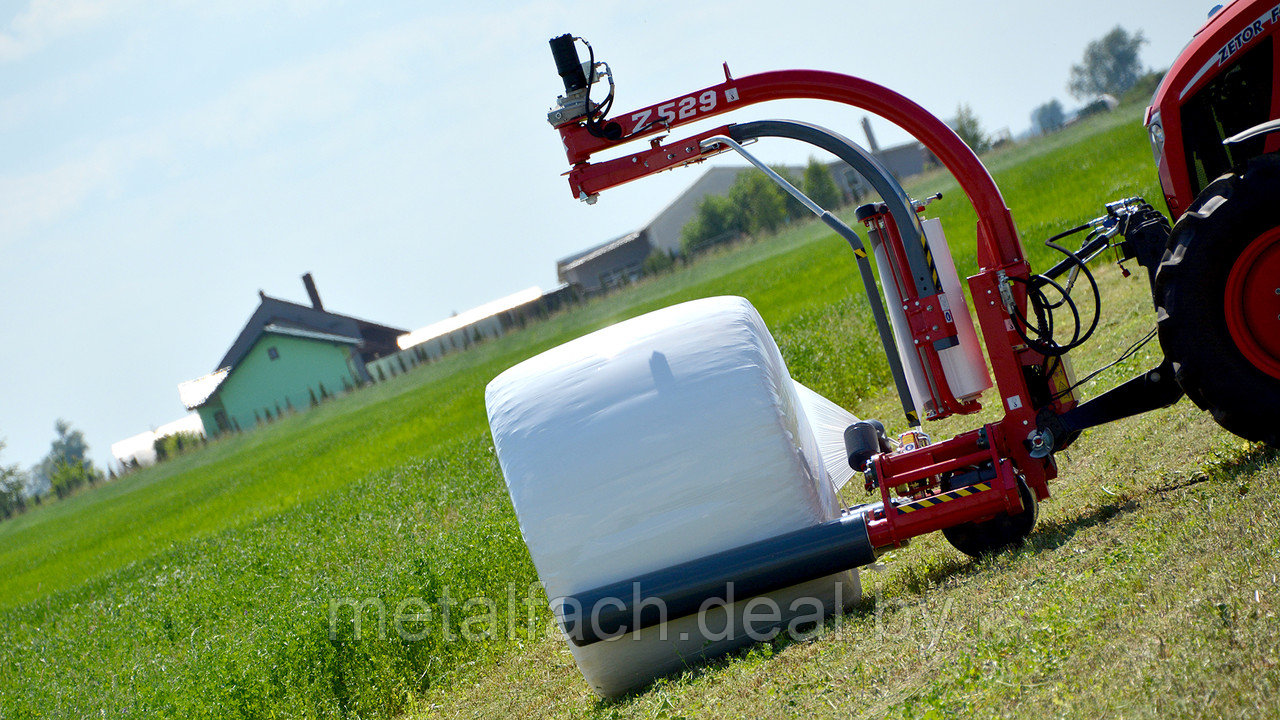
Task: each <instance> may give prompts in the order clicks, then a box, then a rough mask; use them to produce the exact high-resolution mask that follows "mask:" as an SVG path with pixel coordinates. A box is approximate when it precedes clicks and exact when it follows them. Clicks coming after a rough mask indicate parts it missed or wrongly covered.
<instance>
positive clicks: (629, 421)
mask: <svg viewBox="0 0 1280 720" xmlns="http://www.w3.org/2000/svg"><path fill="white" fill-rule="evenodd" d="M806 394H808V395H806ZM802 395H805V397H806V398H807V402H806V401H802V399H801V396H802ZM815 398H816V399H815ZM485 400H486V405H487V408H488V412H489V425H490V428H491V430H492V431H493V438H494V447H495V449H496V451H497V455H498V460H499V463H500V464H501V466H502V472H503V475H504V476H505V478H506V482H507V488H508V491H509V492H510V494H511V501H512V503H513V505H514V506H515V510H516V515H517V517H518V519H519V521H520V529H521V532H522V533H523V535H524V539H525V543H526V544H527V545H528V547H529V554H530V555H531V557H532V558H533V562H534V565H535V567H536V568H537V570H538V576H539V578H540V579H541V581H542V583H543V585H544V587H545V588H546V591H547V596H548V598H550V599H551V600H552V604H553V606H555V605H556V604H557V603H556V599H558V598H562V597H565V596H568V595H573V594H576V593H580V592H583V591H586V590H590V589H592V588H596V587H599V586H602V585H605V584H607V583H612V582H618V581H623V580H626V579H627V578H630V577H634V576H636V575H640V574H642V573H646V572H650V571H654V570H659V569H662V568H666V567H670V566H672V565H676V564H678V563H682V562H685V561H689V560H693V559H696V558H700V557H703V556H706V555H709V554H713V553H716V552H720V551H723V550H728V549H731V548H734V547H739V546H742V545H746V544H748V543H751V542H754V541H757V540H763V539H766V538H770V537H773V536H776V535H779V534H782V533H785V532H789V531H792V530H798V529H801V528H805V527H808V526H811V525H815V524H818V523H821V522H824V521H826V520H830V519H832V518H835V517H837V516H838V514H839V512H840V509H839V504H838V503H837V501H836V497H835V489H834V486H833V483H832V480H831V478H830V477H829V475H828V472H827V470H826V468H825V467H824V462H823V459H822V454H821V452H820V449H819V443H818V440H817V439H816V438H815V434H814V430H813V428H812V426H811V423H810V419H809V417H808V413H807V412H806V408H807V407H812V408H819V407H822V408H824V409H822V410H817V409H815V410H813V411H812V412H814V413H815V414H816V413H820V412H821V413H827V414H831V413H833V412H834V411H832V410H831V408H830V407H827V405H832V404H830V403H829V401H826V400H825V399H823V398H821V396H817V394H816V393H812V391H809V390H807V389H803V388H799V387H797V385H796V384H795V383H794V382H793V381H792V380H791V377H790V376H789V374H788V373H787V369H786V366H785V364H784V363H783V360H782V356H781V355H780V353H779V352H778V347H777V345H776V344H775V343H774V340H773V337H772V336H771V335H770V334H769V331H768V330H767V329H766V328H765V325H764V321H763V320H762V319H761V318H760V315H759V313H757V312H756V310H755V308H753V307H752V306H751V304H750V303H748V302H747V301H746V300H745V299H743V298H738V297H718V298H708V299H704V300H695V301H692V302H687V303H683V304H680V305H676V306H673V307H669V308H665V309H663V310H658V311H656V312H653V313H649V314H647V315H643V316H640V317H637V318H633V319H631V320H627V321H625V322H622V323H619V324H617V325H613V326H611V327H608V328H605V329H603V330H600V331H597V332H595V333H592V334H590V335H586V336H584V337H581V338H578V339H577V340H573V341H571V342H569V343H566V344H564V345H561V346H560V347H557V348H553V349H551V350H548V351H547V352H545V353H542V354H541V355H538V356H536V357H533V358H530V359H529V360H526V361H525V362H523V363H520V364H519V365H517V366H515V367H513V368H511V369H509V370H507V371H506V372H504V373H502V374H501V375H499V376H498V377H497V378H495V379H494V380H493V382H491V383H490V384H489V387H488V389H487V392H486V398H485ZM819 401H821V402H819ZM837 409H838V408H837ZM824 417H825V416H824ZM820 422H821V423H822V424H823V426H824V427H825V426H826V425H828V424H830V422H831V420H830V418H827V419H825V420H822V421H820ZM840 432H843V427H841V428H840ZM839 451H840V453H841V454H843V452H844V449H843V440H841V447H840V449H839ZM860 592H861V591H860V588H859V585H858V580H857V575H856V573H855V572H853V571H850V572H843V573H837V574H836V575H832V576H829V577H826V578H822V579H819V580H814V581H811V582H808V583H804V584H802V585H797V586H793V587H791V588H787V589H784V590H781V591H778V592H776V593H772V594H770V595H768V596H764V597H765V598H768V599H772V600H773V601H774V602H776V603H777V606H778V607H779V608H780V611H781V614H780V615H779V616H778V620H777V624H785V623H787V622H789V621H790V620H791V619H792V618H795V617H801V616H807V617H808V618H809V619H815V616H814V614H815V613H818V614H824V613H831V612H834V611H836V610H837V609H842V608H845V607H848V605H849V604H851V603H853V602H855V601H856V600H857V599H858V597H859V596H860ZM751 602H754V601H751ZM751 602H749V601H747V600H746V599H742V600H739V601H737V602H735V603H733V604H731V605H729V606H728V607H723V608H718V609H716V610H715V611H714V612H708V613H706V614H705V615H703V616H701V617H699V616H690V617H686V618H680V619H673V620H671V621H669V622H667V623H665V624H664V625H660V626H656V627H652V628H647V629H645V630H642V631H640V632H636V633H631V634H628V635H624V636H622V637H621V638H617V639H614V640H610V641H606V642H600V643H596V644H593V645H589V646H585V647H578V646H575V645H572V644H570V645H569V648H570V650H571V651H572V652H573V655H574V659H575V660H576V661H577V663H578V667H579V669H580V670H581V671H582V674H583V676H584V677H585V678H586V679H587V681H588V683H590V684H591V686H592V687H593V688H594V689H595V690H596V692H598V693H600V694H601V695H604V696H614V695H618V694H621V693H625V692H627V691H629V690H632V689H635V688H638V687H641V686H643V685H645V684H647V683H648V682H650V681H651V680H652V679H653V678H655V677H657V676H659V675H662V674H666V673H669V672H672V671H675V670H679V669H681V668H683V667H685V666H687V665H688V664H690V663H691V662H694V661H696V660H697V659H699V658H700V657H704V656H707V655H711V654H718V653H721V652H725V651H728V650H731V649H733V648H734V647H738V646H740V645H742V644H745V643H747V642H751V641H752V640H753V639H757V638H758V633H759V632H760V631H761V630H762V629H763V628H762V626H761V625H760V623H759V622H755V623H753V624H752V626H751V627H750V628H747V627H745V626H744V625H743V612H744V610H745V609H746V606H747V605H750V604H751ZM756 611H757V613H758V611H759V605H758V603H757V607H756ZM716 613H719V617H718V618H717V617H715V615H716ZM757 617H758V615H757ZM748 630H754V631H755V632H756V633H757V637H756V638H753V637H752V635H751V634H750V633H748V632H747V631H748ZM708 631H710V632H708Z"/></svg>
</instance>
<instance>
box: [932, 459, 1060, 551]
mask: <svg viewBox="0 0 1280 720" xmlns="http://www.w3.org/2000/svg"><path fill="white" fill-rule="evenodd" d="M1018 494H1019V495H1020V496H1021V497H1022V507H1023V510H1022V512H1020V513H1018V514H1017V515H1010V514H1008V513H1001V514H999V515H997V516H995V517H993V518H991V519H990V520H983V521H982V522H971V523H962V524H960V525H954V526H952V527H949V528H945V529H944V530H943V531H942V536H943V537H945V538H946V539H947V542H949V543H951V547H953V548H955V549H957V550H959V551H960V552H962V553H964V554H965V555H968V556H969V557H971V558H980V557H982V556H983V555H990V554H993V553H998V552H1000V551H1001V550H1004V549H1006V548H1018V547H1022V544H1023V543H1024V542H1025V541H1026V539H1027V536H1028V535H1030V534H1031V530H1032V529H1033V528H1035V526H1036V517H1037V516H1038V515H1039V507H1038V506H1037V504H1036V499H1035V496H1033V495H1032V494H1031V488H1029V487H1027V483H1026V482H1025V481H1024V480H1023V479H1022V478H1018Z"/></svg>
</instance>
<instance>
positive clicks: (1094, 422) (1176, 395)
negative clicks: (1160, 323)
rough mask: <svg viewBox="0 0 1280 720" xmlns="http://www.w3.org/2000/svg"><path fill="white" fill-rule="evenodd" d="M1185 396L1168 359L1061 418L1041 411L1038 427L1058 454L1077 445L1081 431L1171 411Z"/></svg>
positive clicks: (1063, 414) (1065, 413)
mask: <svg viewBox="0 0 1280 720" xmlns="http://www.w3.org/2000/svg"><path fill="white" fill-rule="evenodd" d="M1182 394H1183V393H1182V387H1181V386H1180V385H1178V381H1177V378H1175V377H1174V372H1173V363H1172V362H1170V361H1169V359H1168V358H1165V359H1164V361H1162V362H1161V363H1160V365H1159V366H1158V367H1156V368H1154V369H1152V370H1148V371H1147V372H1145V373H1142V374H1141V375H1138V376H1137V377H1135V378H1133V379H1131V380H1129V381H1128V382H1126V383H1124V384H1123V385H1118V386H1116V387H1114V388H1111V389H1110V390H1108V391H1106V392H1105V393H1103V394H1101V395H1099V396H1098V397H1096V398H1094V399H1092V400H1090V401H1088V402H1086V403H1083V404H1080V405H1077V406H1075V407H1074V408H1071V409H1070V410H1068V411H1066V412H1064V413H1062V414H1061V415H1056V414H1054V413H1053V411H1052V410H1050V409H1049V408H1045V409H1044V410H1041V411H1040V415H1039V417H1037V418H1036V424H1037V425H1038V426H1039V429H1040V431H1041V432H1042V433H1044V434H1045V435H1046V436H1047V437H1049V438H1052V442H1053V450H1054V452H1057V451H1058V450H1063V449H1065V448H1066V447H1067V446H1068V445H1070V444H1071V443H1072V442H1074V441H1075V439H1076V438H1077V437H1078V436H1079V435H1080V432H1081V431H1082V430H1086V429H1088V428H1091V427H1097V426H1098V425H1105V424H1107V423H1109V422H1114V421H1116V420H1121V419H1124V418H1127V417H1132V416H1134V415H1140V414H1142V413H1145V412H1150V411H1152V410H1157V409H1159V408H1162V407H1168V406H1170V405H1172V404H1174V403H1176V402H1178V400H1180V399H1181V398H1182Z"/></svg>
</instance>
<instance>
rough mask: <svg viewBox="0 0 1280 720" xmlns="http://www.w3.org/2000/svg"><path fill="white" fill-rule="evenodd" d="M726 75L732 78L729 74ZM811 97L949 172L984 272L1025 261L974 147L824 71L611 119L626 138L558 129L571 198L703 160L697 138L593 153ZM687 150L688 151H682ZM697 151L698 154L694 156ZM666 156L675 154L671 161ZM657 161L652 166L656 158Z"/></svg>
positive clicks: (889, 96)
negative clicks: (597, 161) (902, 140)
mask: <svg viewBox="0 0 1280 720" xmlns="http://www.w3.org/2000/svg"><path fill="white" fill-rule="evenodd" d="M726 74H727V73H726ZM785 99H813V100H829V101H832V102H838V103H843V104H845V105H852V106H854V107H859V108H862V109H864V110H868V111H870V112H873V113H875V114H877V115H880V116H881V117H884V118H885V119H886V120H889V121H891V122H893V123H895V124H897V125H898V126H899V127H901V128H903V129H904V130H906V131H907V132H909V133H911V134H912V135H913V136H915V137H916V138H917V139H918V140H919V141H920V142H921V143H923V144H924V146H925V147H926V148H928V149H929V151H930V152H932V153H933V154H934V155H935V156H937V158H938V160H940V161H941V162H942V164H943V165H945V166H946V167H947V169H948V170H950V171H951V174H952V175H954V176H955V178H956V180H957V181H958V182H959V183H960V187H961V189H962V190H964V192H965V194H966V195H967V196H968V197H969V202H970V203H972V204H973V208H974V210H975V211H976V212H977V215H978V226H979V227H978V263H979V265H980V266H981V267H982V268H983V269H984V270H986V269H997V268H1004V267H1008V266H1012V265H1018V264H1021V263H1022V262H1023V261H1024V258H1025V257H1026V254H1025V253H1024V252H1023V249H1022V243H1021V242H1020V241H1019V240H1018V232H1017V228H1016V226H1015V225H1014V222H1013V216H1012V215H1011V214H1010V213H1009V208H1008V207H1006V206H1005V203H1004V198H1003V197H1002V196H1001V195H1000V189H999V188H997V187H996V184H995V181H994V180H992V179H991V175H990V173H988V172H987V169H986V168H985V167H983V165H982V163H981V161H979V160H978V157H977V156H976V155H974V153H973V150H971V149H969V146H967V145H965V144H964V141H962V140H961V139H960V138H959V137H958V136H957V135H956V134H955V132H954V131H952V130H951V128H949V127H947V126H946V125H945V124H944V123H943V122H942V121H941V120H939V119H938V118H936V117H934V116H933V114H932V113H930V112H929V111H927V110H925V109H924V108H923V107H921V106H920V105H918V104H917V103H915V102H914V101H912V100H910V99H908V98H907V97H905V96H903V95H901V94H899V93H896V92H894V91H893V90H890V89H888V88H886V87H884V86H882V85H877V84H876V83H873V82H870V81H867V80H863V79H861V78H856V77H852V76H849V75H842V74H840V73H833V72H824V71H820V70H779V71H775V72H766V73H760V74H758V75H749V76H747V77H744V78H739V79H733V78H727V79H726V80H725V82H723V83H720V84H718V85H713V86H711V87H708V88H704V89H702V90H698V91H695V92H693V93H690V94H688V95H685V96H683V97H679V98H675V99H673V100H668V101H665V102H662V103H658V104H656V105H650V106H649V107H646V108H641V109H640V110H636V111H634V112H630V113H622V114H620V115H616V116H614V117H613V118H610V119H609V121H612V122H617V123H618V124H619V125H621V126H622V137H621V138H620V139H618V140H608V139H605V138H599V137H596V136H594V135H592V134H591V133H590V132H589V131H588V130H587V128H586V127H585V126H584V125H583V124H582V123H581V122H580V121H573V122H570V123H566V124H564V125H560V126H559V127H558V128H557V129H558V130H559V131H560V135H561V137H562V138H563V140H564V146H565V153H566V154H567V155H568V158H569V162H570V163H571V164H573V165H574V166H575V167H574V168H573V170H571V171H570V178H569V179H570V185H571V186H572V188H573V191H574V195H575V196H579V197H581V196H582V195H583V194H585V195H593V194H595V193H598V192H600V191H601V190H604V189H606V188H610V187H614V186H616V185H620V184H622V183H624V182H628V181H630V180H635V179H638V178H641V177H644V176H646V175H650V174H653V173H655V172H659V171H661V170H665V169H668V168H670V167H674V166H676V165H683V164H688V163H689V162H696V161H697V160H701V159H705V157H707V154H704V153H701V152H700V149H699V148H698V147H697V140H698V139H701V138H702V137H704V136H705V134H704V135H699V136H698V137H697V138H695V139H690V140H687V141H682V142H678V143H668V144H666V145H657V144H656V141H655V145H654V147H653V148H651V149H649V150H647V151H644V152H641V153H636V154H634V155H629V156H626V157H623V158H619V159H618V160H613V161H609V162H608V163H607V165H608V170H607V171H605V172H601V171H600V170H603V168H599V167H598V166H597V165H593V164H591V163H589V162H588V161H589V160H590V158H591V156H592V155H594V154H596V153H598V152H600V151H602V150H607V149H610V148H614V147H617V146H619V145H622V144H625V143H628V142H631V141H634V140H638V139H640V138H644V137H648V136H651V135H656V134H658V133H661V132H667V131H669V130H670V129H672V128H675V127H678V126H681V125H685V124H688V123H691V122H696V121H698V120H704V119H706V118H709V117H713V116H715V115H720V114H723V113H726V112H729V111H732V110H737V109H739V108H742V107H746V106H747V105H755V104H757V103H762V102H768V101H770V100H785ZM686 146H688V147H689V148H690V149H689V151H688V152H684V150H685V148H686ZM695 151H697V153H698V157H696V158H695V157H692V156H693V154H694V153H695ZM668 155H671V156H673V157H670V158H668ZM655 160H656V161H657V162H654V161H655Z"/></svg>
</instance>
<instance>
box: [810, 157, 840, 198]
mask: <svg viewBox="0 0 1280 720" xmlns="http://www.w3.org/2000/svg"><path fill="white" fill-rule="evenodd" d="M804 194H805V195H808V196H809V199H810V200H812V201H814V202H815V203H817V204H818V205H819V206H821V207H822V208H823V209H824V210H832V209H834V208H836V207H839V206H840V201H841V197H840V188H838V187H836V181H835V180H834V179H832V177H831V170H830V169H829V168H828V167H827V166H826V165H823V164H822V163H820V162H818V159H817V158H815V157H813V156H810V157H809V164H808V165H806V166H805V168H804Z"/></svg>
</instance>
